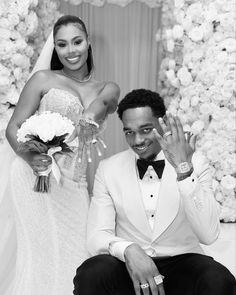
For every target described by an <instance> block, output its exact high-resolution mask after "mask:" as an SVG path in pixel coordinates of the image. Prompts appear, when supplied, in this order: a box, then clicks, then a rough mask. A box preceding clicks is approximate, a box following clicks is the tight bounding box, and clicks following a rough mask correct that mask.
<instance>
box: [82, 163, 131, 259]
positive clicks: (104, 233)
mask: <svg viewBox="0 0 236 295" xmlns="http://www.w3.org/2000/svg"><path fill="white" fill-rule="evenodd" d="M103 166H104V161H101V162H100V164H99V166H98V169H97V172H96V175H95V181H94V189H93V197H92V200H91V204H90V209H89V215H88V226H87V247H88V251H89V253H90V254H91V255H98V254H110V246H112V244H114V243H115V244H116V242H117V243H118V242H129V241H126V240H124V239H122V238H120V237H117V236H116V235H115V227H116V224H115V223H116V210H115V206H114V203H113V200H112V198H111V196H110V193H109V191H108V188H107V186H106V180H105V177H104V167H103Z"/></svg>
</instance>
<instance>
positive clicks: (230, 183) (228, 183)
mask: <svg viewBox="0 0 236 295" xmlns="http://www.w3.org/2000/svg"><path fill="white" fill-rule="evenodd" d="M220 184H221V185H222V186H223V188H224V189H227V190H233V189H234V188H235V186H236V179H235V178H234V177H233V176H231V175H226V176H224V177H222V179H221V182H220Z"/></svg>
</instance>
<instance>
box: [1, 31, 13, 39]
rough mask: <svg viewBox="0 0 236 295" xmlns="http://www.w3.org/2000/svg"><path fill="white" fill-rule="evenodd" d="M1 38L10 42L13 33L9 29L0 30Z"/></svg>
mask: <svg viewBox="0 0 236 295" xmlns="http://www.w3.org/2000/svg"><path fill="white" fill-rule="evenodd" d="M0 36H1V39H6V40H8V39H9V38H10V37H11V31H10V30H8V29H3V28H0Z"/></svg>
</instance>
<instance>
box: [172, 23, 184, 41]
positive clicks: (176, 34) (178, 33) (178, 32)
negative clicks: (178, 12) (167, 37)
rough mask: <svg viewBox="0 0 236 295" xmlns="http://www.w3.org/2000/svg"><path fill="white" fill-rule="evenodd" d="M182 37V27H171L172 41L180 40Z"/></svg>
mask: <svg viewBox="0 0 236 295" xmlns="http://www.w3.org/2000/svg"><path fill="white" fill-rule="evenodd" d="M183 35H184V30H183V27H182V26H180V25H175V26H174V27H173V38H174V39H181V38H182V37H183Z"/></svg>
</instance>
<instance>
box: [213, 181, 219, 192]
mask: <svg viewBox="0 0 236 295" xmlns="http://www.w3.org/2000/svg"><path fill="white" fill-rule="evenodd" d="M218 187H219V182H218V181H216V180H215V179H212V188H213V191H214V192H215V191H216V189H217V188H218Z"/></svg>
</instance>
